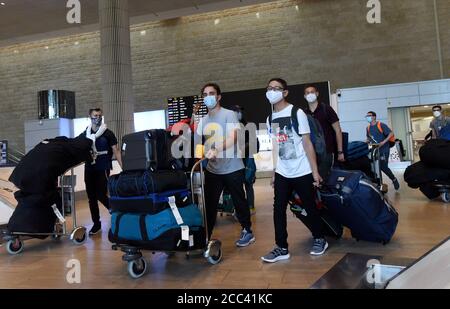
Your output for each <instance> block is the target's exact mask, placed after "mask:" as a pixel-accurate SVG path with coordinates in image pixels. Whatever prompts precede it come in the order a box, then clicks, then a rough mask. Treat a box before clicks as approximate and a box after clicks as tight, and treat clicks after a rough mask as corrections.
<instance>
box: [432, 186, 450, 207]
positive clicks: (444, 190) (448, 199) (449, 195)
mask: <svg viewBox="0 0 450 309" xmlns="http://www.w3.org/2000/svg"><path fill="white" fill-rule="evenodd" d="M433 186H434V187H435V188H436V189H437V190H438V191H439V193H440V194H441V199H442V201H443V202H444V203H450V182H441V181H438V182H436V183H435V184H434V185H433Z"/></svg>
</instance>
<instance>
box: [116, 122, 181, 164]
mask: <svg viewBox="0 0 450 309" xmlns="http://www.w3.org/2000/svg"><path fill="white" fill-rule="evenodd" d="M171 140H172V137H171V135H170V132H167V131H165V130H162V129H158V130H148V131H142V132H137V133H133V134H129V135H125V136H124V137H123V145H122V163H123V170H124V171H136V170H152V171H157V170H173V169H175V168H177V166H176V165H177V164H176V160H174V159H173V157H172V155H171Z"/></svg>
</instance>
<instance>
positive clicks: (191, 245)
mask: <svg viewBox="0 0 450 309" xmlns="http://www.w3.org/2000/svg"><path fill="white" fill-rule="evenodd" d="M193 246H194V235H189V247H193Z"/></svg>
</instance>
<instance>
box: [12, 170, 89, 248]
mask: <svg viewBox="0 0 450 309" xmlns="http://www.w3.org/2000/svg"><path fill="white" fill-rule="evenodd" d="M74 168H75V167H73V168H71V169H69V170H67V171H66V172H64V174H62V175H61V176H60V177H59V180H58V182H59V188H58V189H59V190H60V192H61V202H62V207H61V211H59V210H58V208H57V207H56V205H53V206H52V207H53V210H54V212H55V215H56V216H57V220H58V221H57V222H56V223H55V229H54V232H53V233H22V232H8V231H4V232H3V234H4V235H3V239H4V240H5V241H6V251H8V253H9V254H11V255H17V254H19V253H21V252H22V251H23V249H24V240H26V239H30V238H33V237H42V236H43V237H45V236H51V237H52V238H53V239H55V240H56V239H59V238H61V237H66V236H67V237H69V239H70V240H71V241H72V242H73V243H74V244H76V245H82V244H84V243H85V242H86V239H87V235H86V228H85V227H84V226H78V225H77V216H76V209H75V208H76V207H75V185H76V176H75V175H74ZM65 197H68V198H65ZM67 203H68V204H69V205H68V206H70V207H69V209H70V214H71V216H72V229H71V230H69V229H68V224H67V222H66V219H65V218H66V216H67V215H68V213H67V211H66V205H67Z"/></svg>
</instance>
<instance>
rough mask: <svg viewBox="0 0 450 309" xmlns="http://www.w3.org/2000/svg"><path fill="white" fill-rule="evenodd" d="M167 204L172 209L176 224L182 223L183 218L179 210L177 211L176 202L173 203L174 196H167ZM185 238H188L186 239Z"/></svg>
mask: <svg viewBox="0 0 450 309" xmlns="http://www.w3.org/2000/svg"><path fill="white" fill-rule="evenodd" d="M169 205H170V209H171V210H172V213H173V216H174V217H175V220H176V221H177V224H178V225H182V224H183V223H184V222H183V218H181V215H180V212H179V211H178V208H177V204H176V203H175V196H170V197H169ZM183 240H184V239H183ZM186 240H188V239H186Z"/></svg>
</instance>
